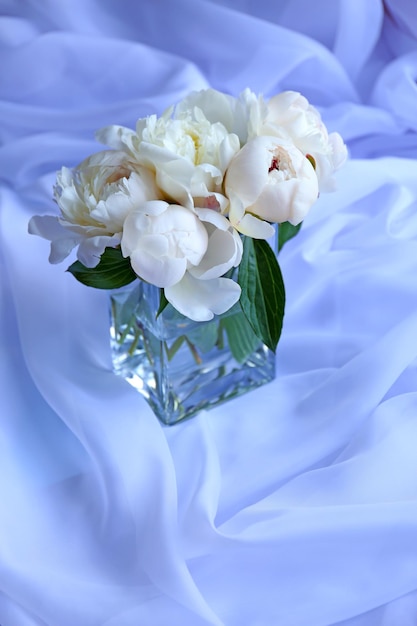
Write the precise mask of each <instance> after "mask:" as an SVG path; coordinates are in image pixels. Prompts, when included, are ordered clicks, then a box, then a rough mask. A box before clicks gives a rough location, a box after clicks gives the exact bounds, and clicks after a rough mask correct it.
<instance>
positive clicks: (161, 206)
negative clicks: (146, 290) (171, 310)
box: [121, 200, 208, 287]
mask: <svg viewBox="0 0 417 626" xmlns="http://www.w3.org/2000/svg"><path fill="white" fill-rule="evenodd" d="M207 243H208V235H207V231H206V229H205V228H204V226H203V224H202V223H201V221H200V220H199V219H198V217H197V215H195V213H193V211H190V210H189V209H187V208H185V207H182V206H179V205H172V204H168V202H165V201H162V200H159V201H158V200H156V201H150V202H145V203H144V204H142V205H141V206H140V207H137V208H136V209H134V210H133V211H131V212H130V213H129V215H128V216H127V218H126V220H125V222H124V226H123V236H122V241H121V248H122V254H123V256H125V257H127V256H129V257H130V263H131V265H132V267H133V270H134V271H135V273H136V274H137V275H138V276H139V277H140V278H142V279H143V280H146V281H147V282H149V283H152V284H153V285H156V286H157V287H169V286H171V285H174V284H175V283H178V282H179V281H180V280H181V278H182V277H183V276H184V274H185V272H186V270H187V268H188V267H191V266H194V265H198V264H199V263H200V261H201V259H202V258H203V256H204V254H205V253H206V250H207Z"/></svg>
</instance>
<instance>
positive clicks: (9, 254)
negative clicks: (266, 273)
mask: <svg viewBox="0 0 417 626" xmlns="http://www.w3.org/2000/svg"><path fill="white" fill-rule="evenodd" d="M416 77H417V13H416V10H415V6H414V3H413V2H412V1H411V0H385V2H382V1H381V0H366V1H363V0H316V2H315V3H311V2H307V0H276V1H275V2H258V1H256V0H136V1H134V0H55V1H54V0H0V183H1V187H0V190H1V195H0V238H1V239H0V310H1V314H0V320H1V324H0V337H1V339H0V381H1V382H0V385H1V396H0V397H1V405H0V406H1V409H0V413H1V420H0V424H1V428H0V503H1V504H0V624H1V626H330V625H336V624H337V625H338V626H415V625H416V624H417V591H416V590H417V454H416V444H417V290H416V289H417V288H416V284H417V283H416V281H417V161H416V157H417V134H416V133H417V86H416ZM207 86H210V87H214V88H216V89H220V90H224V91H227V92H228V93H231V94H233V95H237V94H238V93H239V92H240V91H241V90H243V89H244V88H245V87H250V88H251V89H252V90H253V91H255V92H261V93H263V94H264V95H265V96H266V97H270V96H272V95H274V94H275V93H277V92H278V91H281V90H284V89H294V90H297V91H301V92H302V93H303V94H304V95H306V96H307V97H308V98H309V99H310V101H311V102H312V103H313V104H315V105H316V106H317V107H319V108H320V111H321V112H322V115H323V118H324V120H325V122H326V124H327V125H328V128H329V129H330V130H337V131H339V132H340V133H341V134H342V136H343V137H344V139H345V141H346V142H347V144H348V147H349V152H350V160H349V162H348V164H347V165H346V166H345V167H344V168H343V169H342V170H341V171H340V173H338V176H337V181H338V188H337V191H336V192H334V193H332V194H327V195H324V194H323V195H322V196H321V198H320V199H319V201H318V203H317V204H316V205H315V207H314V209H313V210H312V211H311V213H310V214H309V216H308V218H307V219H306V220H305V223H304V225H303V228H302V230H301V231H300V234H299V235H298V237H297V238H296V239H294V240H292V241H291V242H290V243H289V244H287V246H286V248H285V249H284V250H283V252H282V255H281V265H282V269H283V273H284V278H285V282H286V288H287V295H288V305H287V311H286V318H285V327H284V332H283V336H282V341H281V343H280V345H279V349H278V352H277V371H278V374H277V378H276V381H274V382H273V383H271V384H269V385H267V386H265V387H263V388H261V389H259V390H256V391H254V392H252V393H251V394H248V395H247V396H244V397H241V398H240V399H236V400H234V401H233V402H230V403H228V404H226V405H224V406H222V407H220V408H217V409H215V410H212V411H210V412H203V413H201V414H200V415H199V416H198V417H196V418H194V419H192V420H190V421H188V422H186V423H184V424H181V425H178V426H175V427H171V428H170V427H163V426H161V425H160V424H159V422H158V421H157V420H156V418H155V417H154V415H153V414H152V412H151V410H150V409H149V407H148V406H147V404H146V403H145V401H144V400H143V399H142V398H141V397H140V396H139V394H137V392H136V391H135V390H134V389H132V388H131V387H130V386H129V385H128V384H127V383H125V382H124V381H123V380H121V379H119V378H116V377H115V376H114V375H113V374H112V373H111V367H110V354H109V342H108V339H109V338H108V311H107V294H106V293H103V292H100V291H97V290H94V289H89V288H87V287H84V286H83V285H81V284H79V283H77V282H76V281H75V280H74V279H73V277H72V276H71V275H69V274H68V273H66V272H65V269H66V267H67V265H68V264H66V265H65V266H64V265H59V266H51V265H49V264H48V261H47V257H48V253H49V251H48V244H47V242H45V241H44V240H41V239H39V238H37V237H33V236H30V235H28V234H27V222H28V220H29V219H30V217H31V216H32V215H34V214H47V213H54V212H55V211H56V207H55V205H54V203H53V201H52V193H51V189H52V184H53V181H54V177H55V172H56V170H58V169H59V168H60V167H61V166H62V165H67V166H72V165H75V164H76V163H78V162H79V161H81V160H82V159H83V158H84V157H85V156H87V155H88V154H90V153H92V152H95V151H97V150H99V149H101V146H99V145H98V144H97V143H96V142H95V141H94V131H95V130H96V129H98V128H100V127H101V126H104V125H106V124H124V125H127V126H131V127H133V126H134V124H135V121H136V119H137V118H139V117H143V116H145V115H148V114H151V113H154V112H156V113H161V112H162V111H163V109H164V108H165V107H166V106H168V105H170V104H172V103H174V102H176V101H177V100H178V99H180V98H182V97H183V96H185V95H186V94H187V93H188V92H189V91H190V90H192V89H200V88H204V87H207Z"/></svg>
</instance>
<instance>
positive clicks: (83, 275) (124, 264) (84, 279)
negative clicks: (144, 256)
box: [67, 248, 137, 289]
mask: <svg viewBox="0 0 417 626" xmlns="http://www.w3.org/2000/svg"><path fill="white" fill-rule="evenodd" d="M67 271H68V272H70V273H71V274H72V275H73V276H74V277H75V278H76V279H77V280H79V281H80V283H83V284H84V285H87V286H88V287H95V288H96V289H118V288H119V287H124V285H128V284H129V283H131V282H133V281H134V280H135V279H136V278H137V276H136V274H135V272H134V271H133V269H132V266H131V265H130V260H129V258H124V257H123V256H122V252H121V250H120V248H106V249H105V250H104V252H103V254H102V255H101V258H100V263H99V264H98V265H96V267H86V266H85V265H83V264H82V263H80V261H75V263H73V264H72V265H70V266H69V268H68V270H67Z"/></svg>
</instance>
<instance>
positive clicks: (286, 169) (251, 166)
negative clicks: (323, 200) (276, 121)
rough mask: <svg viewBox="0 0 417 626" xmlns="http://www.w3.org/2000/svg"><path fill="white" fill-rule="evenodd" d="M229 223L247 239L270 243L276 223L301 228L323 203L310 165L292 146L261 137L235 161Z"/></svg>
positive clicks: (228, 178) (231, 171) (230, 178)
mask: <svg viewBox="0 0 417 626" xmlns="http://www.w3.org/2000/svg"><path fill="white" fill-rule="evenodd" d="M225 188H226V193H227V195H228V197H229V201H230V209H229V219H230V222H231V223H232V225H233V226H234V227H235V228H236V229H237V230H238V231H239V232H241V233H243V234H244V235H248V236H250V237H254V238H258V239H267V238H268V237H271V236H272V235H273V234H274V229H273V227H272V226H271V224H270V222H275V223H281V222H286V221H288V222H290V223H291V224H293V225H297V224H299V223H300V222H301V221H302V220H303V219H304V217H305V216H306V214H307V213H308V211H309V209H310V207H311V206H312V205H313V204H314V202H315V201H316V200H317V197H318V180H317V175H316V172H315V170H314V168H313V166H312V165H311V163H310V161H309V160H308V159H307V158H306V157H305V156H304V155H303V154H302V152H300V150H298V148H296V147H295V145H294V144H293V143H292V142H291V141H288V140H285V139H280V138H279V137H268V136H262V137H255V139H252V140H251V141H249V142H248V143H247V144H246V145H245V146H243V148H242V149H241V150H240V152H239V153H238V154H237V155H236V156H235V157H234V159H233V160H232V162H231V164H230V166H229V169H228V171H227V174H226V179H225Z"/></svg>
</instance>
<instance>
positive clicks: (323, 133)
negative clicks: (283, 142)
mask: <svg viewBox="0 0 417 626" xmlns="http://www.w3.org/2000/svg"><path fill="white" fill-rule="evenodd" d="M267 106H268V114H267V116H266V119H265V121H264V124H263V127H262V128H261V130H260V134H263V135H275V136H277V137H282V138H289V139H291V140H292V141H293V142H294V144H295V145H296V146H297V148H299V150H301V152H303V154H305V155H308V156H309V158H310V159H311V160H312V162H313V164H314V165H315V168H316V172H317V177H318V180H319V186H320V191H332V190H333V189H334V179H333V174H334V172H335V170H337V169H338V168H339V167H341V166H342V165H343V163H344V162H345V161H346V158H347V148H346V145H345V144H344V142H343V140H342V138H341V136H340V135H339V133H330V135H329V133H328V132H327V128H326V126H325V125H324V123H323V121H322V119H321V115H320V113H319V111H318V110H317V109H316V108H315V107H313V106H312V105H311V104H310V103H309V101H308V100H307V98H305V97H304V96H302V95H301V94H300V93H298V92H296V91H284V92H282V93H279V94H277V95H276V96H274V97H273V98H271V99H270V100H268V102H267Z"/></svg>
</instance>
